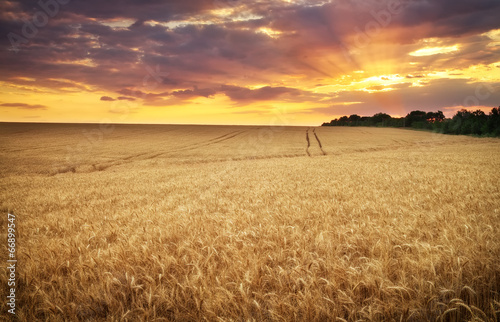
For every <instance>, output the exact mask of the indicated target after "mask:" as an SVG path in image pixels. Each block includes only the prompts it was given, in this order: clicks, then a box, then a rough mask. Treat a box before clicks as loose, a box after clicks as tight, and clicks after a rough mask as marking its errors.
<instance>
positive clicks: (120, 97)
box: [116, 96, 135, 101]
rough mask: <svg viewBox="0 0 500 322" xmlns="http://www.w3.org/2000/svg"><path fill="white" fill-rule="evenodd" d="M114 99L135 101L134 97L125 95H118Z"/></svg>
mask: <svg viewBox="0 0 500 322" xmlns="http://www.w3.org/2000/svg"><path fill="white" fill-rule="evenodd" d="M116 99H117V100H119V101H135V98H133V97H127V96H118V97H117V98H116Z"/></svg>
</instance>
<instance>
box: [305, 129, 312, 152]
mask: <svg viewBox="0 0 500 322" xmlns="http://www.w3.org/2000/svg"><path fill="white" fill-rule="evenodd" d="M306 141H307V147H306V153H307V155H308V156H311V153H309V147H310V146H311V141H310V140H309V129H307V130H306Z"/></svg>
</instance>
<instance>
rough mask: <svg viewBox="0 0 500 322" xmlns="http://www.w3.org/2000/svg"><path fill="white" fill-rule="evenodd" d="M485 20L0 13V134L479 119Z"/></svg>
mask: <svg viewBox="0 0 500 322" xmlns="http://www.w3.org/2000/svg"><path fill="white" fill-rule="evenodd" d="M499 17H500V1H499V0H331V1H312V0H311V1H295V0H262V1H258V0H257V1H243V0H168V1H167V0H141V1H140V0H123V1H118V0H107V1H97V0H86V1H83V0H41V1H33V0H29V1H28V0H20V1H9V0H7V1H5V0H3V1H0V47H1V51H0V64H1V69H0V116H1V117H0V121H16V122H121V123H184V124H185V123H189V124H263V125H268V124H271V125H274V124H290V125H319V124H321V123H323V122H326V121H330V120H331V119H333V118H335V117H339V116H342V115H350V114H359V115H373V114H374V113H377V112H385V113H388V114H391V115H393V116H404V115H406V113H408V112H410V111H412V110H415V109H420V110H424V111H436V110H442V111H443V112H444V113H445V115H446V116H448V117H449V116H452V115H453V114H454V113H455V111H456V110H458V109H461V108H464V107H465V108H468V109H477V108H481V109H483V110H485V111H489V110H490V109H491V108H492V107H496V106H499V105H500V18H499Z"/></svg>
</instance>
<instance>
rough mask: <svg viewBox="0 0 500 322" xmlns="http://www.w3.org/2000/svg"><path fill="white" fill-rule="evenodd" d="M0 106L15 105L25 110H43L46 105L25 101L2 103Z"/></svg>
mask: <svg viewBox="0 0 500 322" xmlns="http://www.w3.org/2000/svg"><path fill="white" fill-rule="evenodd" d="M0 106H4V107H16V108H21V109H27V110H45V109H47V106H45V105H41V104H26V103H3V104H0Z"/></svg>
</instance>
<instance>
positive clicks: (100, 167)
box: [52, 130, 247, 175]
mask: <svg viewBox="0 0 500 322" xmlns="http://www.w3.org/2000/svg"><path fill="white" fill-rule="evenodd" d="M244 132H247V131H246V130H244V131H234V132H230V133H227V134H224V135H221V136H218V137H216V138H213V139H210V140H207V141H204V142H201V143H195V144H191V145H187V146H183V147H180V148H178V149H174V150H168V151H165V152H160V153H150V152H149V153H148V152H146V153H139V154H134V155H130V156H127V157H124V158H117V159H114V160H109V161H105V162H100V163H93V164H88V166H90V167H91V168H92V170H91V171H87V172H95V171H104V170H106V169H108V168H111V167H114V166H118V165H122V164H127V163H132V162H134V161H143V160H151V159H154V158H157V157H159V156H161V155H165V154H167V153H172V152H180V151H189V150H194V149H197V148H201V147H206V146H210V145H214V144H217V143H220V142H223V141H227V140H230V139H232V138H234V137H236V136H238V135H240V134H242V133H244ZM80 166H86V165H84V164H82V165H80ZM78 167H79V166H78V165H77V166H69V167H63V168H61V169H60V170H58V171H56V172H55V173H53V174H52V175H56V174H60V173H67V172H72V173H75V172H78V171H77V168H78Z"/></svg>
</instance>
